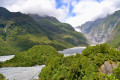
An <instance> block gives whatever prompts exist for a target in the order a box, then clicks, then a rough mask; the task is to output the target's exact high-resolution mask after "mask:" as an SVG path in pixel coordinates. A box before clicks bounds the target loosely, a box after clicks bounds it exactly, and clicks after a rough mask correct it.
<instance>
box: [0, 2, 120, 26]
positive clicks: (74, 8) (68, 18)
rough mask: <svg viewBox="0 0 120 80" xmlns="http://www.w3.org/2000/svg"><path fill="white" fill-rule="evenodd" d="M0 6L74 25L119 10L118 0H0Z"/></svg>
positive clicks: (119, 3)
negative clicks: (51, 17) (54, 18)
mask: <svg viewBox="0 0 120 80" xmlns="http://www.w3.org/2000/svg"><path fill="white" fill-rule="evenodd" d="M0 6H2V7H5V8H7V9H8V10H10V11H13V12H16V11H20V12H22V13H33V14H39V15H40V16H45V15H48V16H54V17H56V18H57V19H59V20H60V21H62V22H67V23H69V24H71V25H72V26H74V27H75V26H78V25H81V24H83V23H85V22H86V21H89V20H95V19H96V18H102V17H105V16H106V15H108V14H112V13H113V12H115V11H116V10H119V9H120V0H0Z"/></svg>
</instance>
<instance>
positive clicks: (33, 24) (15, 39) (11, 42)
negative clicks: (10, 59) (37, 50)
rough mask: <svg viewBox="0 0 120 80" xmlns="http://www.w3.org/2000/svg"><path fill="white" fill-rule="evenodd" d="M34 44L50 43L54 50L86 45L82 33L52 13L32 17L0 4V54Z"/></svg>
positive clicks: (13, 51)
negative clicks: (52, 15) (51, 15)
mask: <svg viewBox="0 0 120 80" xmlns="http://www.w3.org/2000/svg"><path fill="white" fill-rule="evenodd" d="M37 44H39V45H41V44H44V45H51V46H53V47H54V48H56V49H57V50H61V49H65V48H68V47H73V46H77V45H88V43H87V40H86V38H85V37H84V36H83V34H81V33H78V32H76V31H75V30H74V29H73V28H72V27H71V26H70V25H69V24H65V23H61V22H59V21H58V20H57V19H55V18H53V17H45V18H44V17H42V18H39V17H38V19H36V18H34V19H33V18H32V17H31V16H29V15H27V14H22V13H20V12H9V11H8V10H6V9H5V8H2V7H0V55H6V54H15V53H17V52H20V51H24V50H28V49H29V48H31V47H32V46H34V45H37Z"/></svg>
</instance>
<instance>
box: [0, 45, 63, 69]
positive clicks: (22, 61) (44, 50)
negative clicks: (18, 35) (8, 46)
mask: <svg viewBox="0 0 120 80" xmlns="http://www.w3.org/2000/svg"><path fill="white" fill-rule="evenodd" d="M57 56H58V57H60V56H63V55H62V54H59V53H58V52H57V51H56V50H55V49H54V48H53V47H51V46H46V45H36V46H34V47H32V48H30V49H29V50H27V51H23V52H20V53H16V54H15V57H14V58H12V59H11V60H8V61H6V62H5V63H3V64H2V67H4V66H6V67H8V66H34V65H43V64H45V62H46V61H47V60H50V59H52V58H54V57H57Z"/></svg>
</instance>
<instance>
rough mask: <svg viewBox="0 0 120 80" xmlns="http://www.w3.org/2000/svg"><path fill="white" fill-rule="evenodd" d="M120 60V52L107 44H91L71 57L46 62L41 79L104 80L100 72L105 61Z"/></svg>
mask: <svg viewBox="0 0 120 80" xmlns="http://www.w3.org/2000/svg"><path fill="white" fill-rule="evenodd" d="M108 60H110V61H115V62H116V61H120V52H119V51H117V50H116V49H115V48H113V47H110V46H109V45H107V44H102V45H96V46H90V47H88V48H86V49H85V50H83V51H82V54H76V55H75V56H69V57H56V58H54V59H52V60H51V61H48V62H46V65H45V67H44V68H43V69H42V71H41V73H40V75H39V77H40V80H104V77H103V75H102V74H101V73H100V72H99V68H100V66H101V65H102V64H103V63H104V62H105V61H108Z"/></svg>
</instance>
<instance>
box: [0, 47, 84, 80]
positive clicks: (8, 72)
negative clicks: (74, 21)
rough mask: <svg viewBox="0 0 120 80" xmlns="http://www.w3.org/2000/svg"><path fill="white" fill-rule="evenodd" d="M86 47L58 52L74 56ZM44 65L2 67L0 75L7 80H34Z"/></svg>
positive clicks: (2, 59)
mask: <svg viewBox="0 0 120 80" xmlns="http://www.w3.org/2000/svg"><path fill="white" fill-rule="evenodd" d="M85 48H86V47H74V48H69V49H65V50H63V51H58V52H59V53H63V54H64V56H69V55H75V54H76V53H82V50H84V49H85ZM13 57H14V55H9V56H0V61H2V62H4V61H6V60H9V59H11V58H13ZM43 67H45V65H41V66H33V67H4V68H0V73H1V74H3V75H4V76H5V77H6V78H7V79H9V80H14V79H15V80H34V79H38V74H39V73H40V72H41V69H42V68H43Z"/></svg>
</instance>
